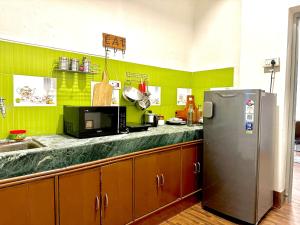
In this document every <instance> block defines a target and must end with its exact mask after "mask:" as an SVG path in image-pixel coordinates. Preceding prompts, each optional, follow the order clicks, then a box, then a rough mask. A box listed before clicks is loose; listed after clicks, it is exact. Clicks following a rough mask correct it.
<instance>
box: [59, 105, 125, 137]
mask: <svg viewBox="0 0 300 225" xmlns="http://www.w3.org/2000/svg"><path fill="white" fill-rule="evenodd" d="M63 112H64V114H63V117H64V133H65V134H67V135H71V136H74V137H77V138H89V137H99V136H106V135H113V134H120V133H123V132H125V131H126V107H125V106H64V110H63Z"/></svg>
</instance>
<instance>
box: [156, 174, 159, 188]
mask: <svg viewBox="0 0 300 225" xmlns="http://www.w3.org/2000/svg"><path fill="white" fill-rule="evenodd" d="M156 184H157V188H159V185H160V179H159V176H158V175H156Z"/></svg>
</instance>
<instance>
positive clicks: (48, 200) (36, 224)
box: [0, 179, 55, 225]
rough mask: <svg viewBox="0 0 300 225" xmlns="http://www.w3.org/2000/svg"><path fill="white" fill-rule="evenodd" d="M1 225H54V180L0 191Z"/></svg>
mask: <svg viewBox="0 0 300 225" xmlns="http://www.w3.org/2000/svg"><path fill="white" fill-rule="evenodd" d="M0 202H1V204H0V225H8V224H9V225H41V224H43V225H54V224H55V214H54V180H53V179H46V180H42V181H36V182H32V183H28V184H22V185H17V186H13V187H7V188H3V189H0Z"/></svg>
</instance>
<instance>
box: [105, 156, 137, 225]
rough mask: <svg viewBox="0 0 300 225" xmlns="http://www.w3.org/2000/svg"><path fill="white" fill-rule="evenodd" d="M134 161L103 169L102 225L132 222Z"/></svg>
mask: <svg viewBox="0 0 300 225" xmlns="http://www.w3.org/2000/svg"><path fill="white" fill-rule="evenodd" d="M132 181H133V180H132V160H125V161H121V162H117V163H113V164H110V165H107V166H103V167H101V196H102V218H101V219H102V221H101V224H102V225H112V224H113V225H124V224H127V223H129V222H130V221H132V207H133V205H132V193H133V190H132Z"/></svg>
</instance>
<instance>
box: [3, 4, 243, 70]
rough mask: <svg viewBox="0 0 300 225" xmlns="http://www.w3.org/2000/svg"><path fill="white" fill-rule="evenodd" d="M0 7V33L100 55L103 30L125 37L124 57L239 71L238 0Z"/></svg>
mask: <svg viewBox="0 0 300 225" xmlns="http://www.w3.org/2000/svg"><path fill="white" fill-rule="evenodd" d="M0 11H1V14H0V28H1V29H0V38H4V39H9V40H15V41H20V42H26V43H31V44H37V45H43V46H49V47H54V48H60V49H66V50H71V51H78V52H84V53H90V54H95V55H103V54H104V50H103V48H102V32H106V33H111V34H115V35H120V36H124V37H126V38H127V51H126V55H125V57H124V60H125V61H131V62H137V63H142V64H148V65H154V66H161V67H167V68H172V69H181V70H186V71H199V70H206V69H216V68H223V67H229V66H234V67H237V69H236V71H238V60H239V57H238V55H239V34H240V0H201V1H199V0H185V1H182V0H164V1H161V0H151V1H149V0H74V1H68V0H26V1H25V0H9V1H0ZM110 56H111V57H113V58H116V59H122V57H121V54H119V55H117V56H114V55H113V54H111V55H110Z"/></svg>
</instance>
